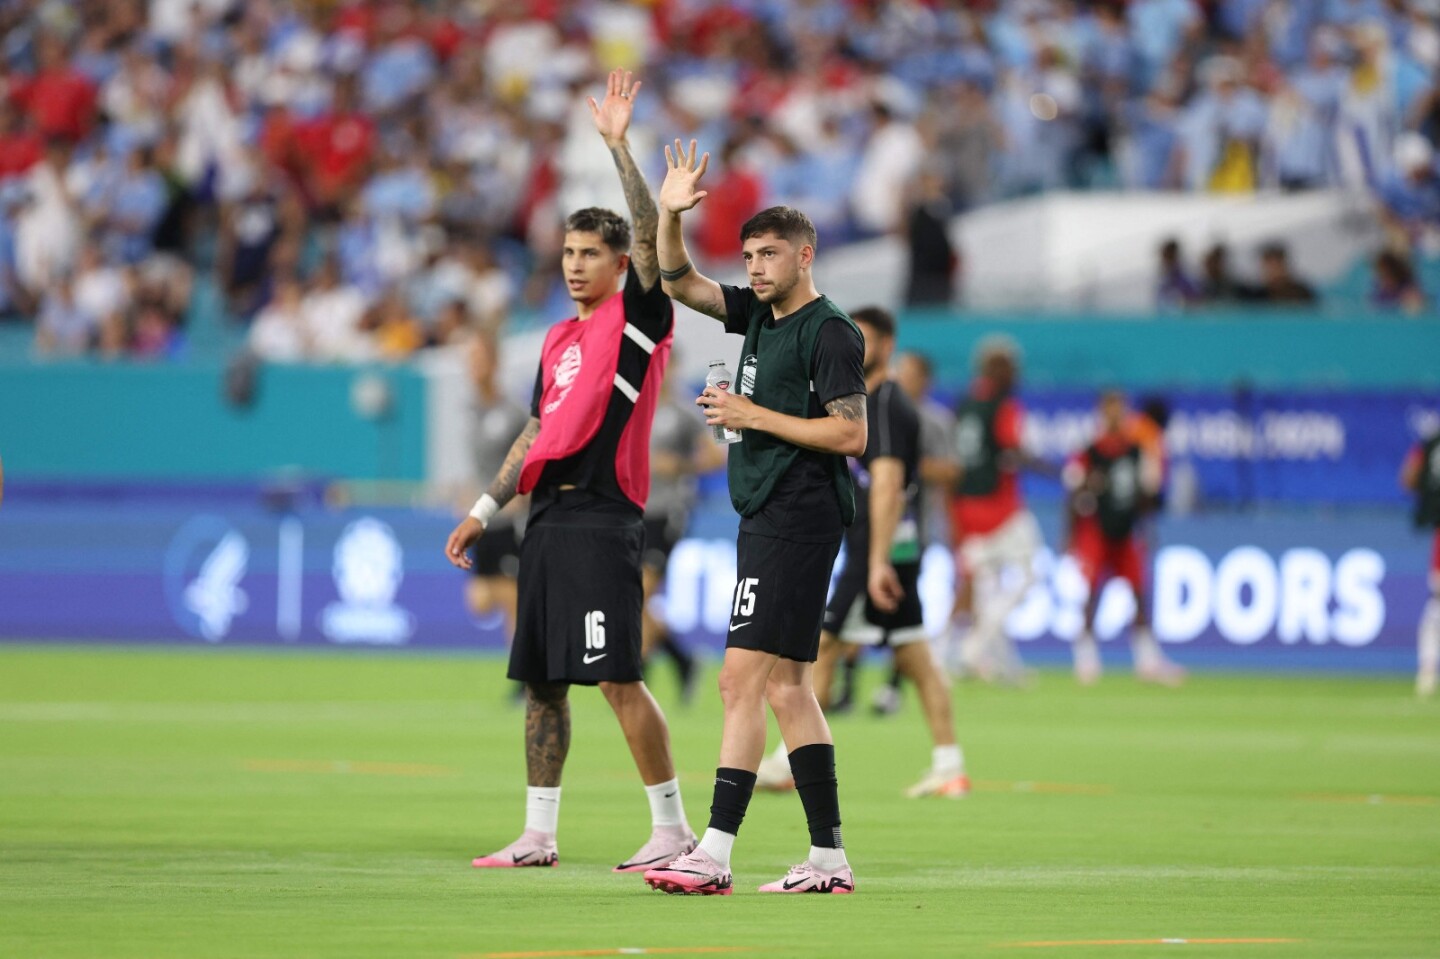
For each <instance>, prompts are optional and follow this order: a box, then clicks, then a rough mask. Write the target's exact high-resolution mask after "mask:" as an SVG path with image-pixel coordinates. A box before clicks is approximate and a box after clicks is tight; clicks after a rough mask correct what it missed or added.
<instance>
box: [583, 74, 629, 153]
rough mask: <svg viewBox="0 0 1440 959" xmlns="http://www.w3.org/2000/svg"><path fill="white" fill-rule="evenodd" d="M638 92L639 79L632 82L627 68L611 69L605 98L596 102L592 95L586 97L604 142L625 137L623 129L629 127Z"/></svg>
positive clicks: (615, 141) (612, 141) (615, 140)
mask: <svg viewBox="0 0 1440 959" xmlns="http://www.w3.org/2000/svg"><path fill="white" fill-rule="evenodd" d="M639 92H640V81H639V80H635V81H633V82H632V80H631V73H630V71H629V70H611V71H610V77H609V80H608V81H607V83H606V87H605V99H603V100H601V101H600V102H599V103H596V102H595V98H594V97H586V102H588V103H589V104H590V112H591V114H593V115H594V117H595V129H597V130H599V131H600V135H601V136H602V137H604V138H605V142H606V143H617V142H619V141H621V140H623V139H625V131H626V130H628V129H630V115H631V114H632V113H633V112H634V110H635V95H636V94H637V93H639Z"/></svg>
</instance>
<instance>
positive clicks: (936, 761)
mask: <svg viewBox="0 0 1440 959" xmlns="http://www.w3.org/2000/svg"><path fill="white" fill-rule="evenodd" d="M930 768H931V769H932V770H934V771H935V772H937V773H960V772H964V771H965V754H964V753H962V752H961V751H960V744H959V743H951V744H950V745H949V746H936V747H935V748H934V749H933V750H931V752H930Z"/></svg>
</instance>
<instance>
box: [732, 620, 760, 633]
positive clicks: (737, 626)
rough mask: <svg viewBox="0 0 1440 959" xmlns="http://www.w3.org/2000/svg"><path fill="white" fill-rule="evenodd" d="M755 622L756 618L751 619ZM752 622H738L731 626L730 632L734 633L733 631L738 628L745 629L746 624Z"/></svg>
mask: <svg viewBox="0 0 1440 959" xmlns="http://www.w3.org/2000/svg"><path fill="white" fill-rule="evenodd" d="M753 622H754V620H753V619H752V620H751V621H750V623H753ZM750 623H736V624H735V625H734V626H731V627H730V632H732V633H733V632H735V630H737V629H744V628H745V627H746V626H749V625H750Z"/></svg>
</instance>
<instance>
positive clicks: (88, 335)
mask: <svg viewBox="0 0 1440 959" xmlns="http://www.w3.org/2000/svg"><path fill="white" fill-rule="evenodd" d="M99 332H100V318H99V317H97V316H92V315H90V314H89V313H87V312H86V311H85V310H83V309H81V307H80V305H79V304H78V303H76V302H75V284H74V280H73V279H72V278H71V277H70V276H69V275H68V274H66V275H64V276H62V277H61V279H60V281H59V282H58V283H56V284H55V285H54V287H52V288H51V289H50V291H49V292H47V293H46V294H45V299H44V300H43V301H42V302H41V304H40V316H39V318H38V321H37V322H36V325H35V349H36V350H38V351H39V352H41V353H46V354H54V355H58V356H83V355H84V354H85V353H86V352H88V351H89V349H90V347H91V346H92V345H93V344H94V342H95V338H96V336H97V335H98V334H99Z"/></svg>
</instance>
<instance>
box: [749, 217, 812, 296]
mask: <svg viewBox="0 0 1440 959" xmlns="http://www.w3.org/2000/svg"><path fill="white" fill-rule="evenodd" d="M814 254H815V251H814V250H813V249H811V247H810V245H809V244H806V245H805V246H796V245H795V244H794V243H791V242H790V241H789V240H783V239H781V238H780V237H778V236H776V235H775V234H773V233H765V234H763V235H761V236H752V237H750V238H749V239H747V240H746V241H745V245H744V247H743V248H742V252H741V256H742V257H743V258H744V260H745V273H746V275H747V276H748V277H749V278H750V288H751V289H752V290H754V291H755V298H756V299H758V300H759V301H760V302H761V303H774V302H776V301H778V300H783V299H785V297H787V296H789V295H790V291H791V290H793V289H795V285H796V284H797V283H799V282H800V269H801V267H802V266H803V265H807V264H808V263H809V262H810V259H811V257H813V256H814Z"/></svg>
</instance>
